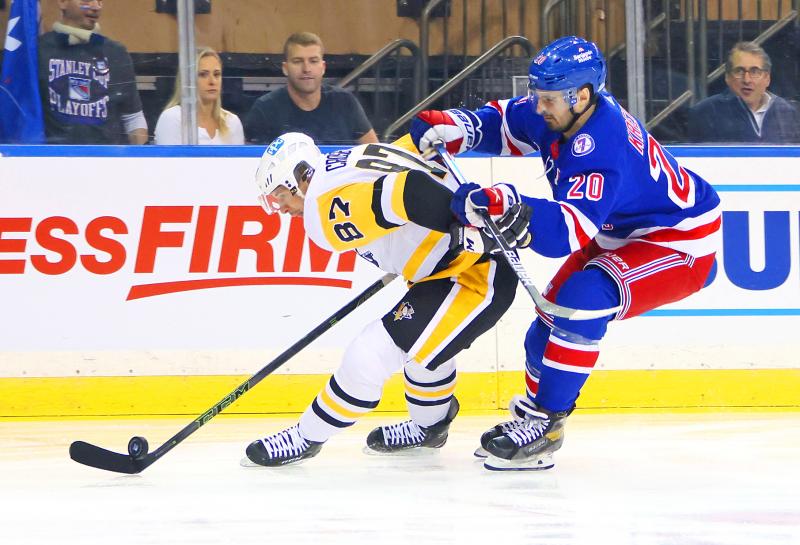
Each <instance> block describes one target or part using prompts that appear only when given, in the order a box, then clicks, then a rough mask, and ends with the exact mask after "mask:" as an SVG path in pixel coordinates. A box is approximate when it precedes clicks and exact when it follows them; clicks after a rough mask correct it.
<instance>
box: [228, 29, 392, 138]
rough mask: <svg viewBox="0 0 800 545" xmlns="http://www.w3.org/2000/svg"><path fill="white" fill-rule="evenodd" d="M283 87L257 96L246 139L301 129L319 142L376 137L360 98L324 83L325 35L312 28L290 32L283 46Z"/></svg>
mask: <svg viewBox="0 0 800 545" xmlns="http://www.w3.org/2000/svg"><path fill="white" fill-rule="evenodd" d="M283 54H284V57H285V59H286V60H284V62H283V74H284V75H285V76H286V78H287V85H286V87H282V88H280V89H277V90H275V91H272V92H270V93H267V94H266V95H264V96H262V97H260V98H259V99H258V100H256V102H255V104H253V107H252V108H251V109H250V111H249V112H248V114H247V117H245V121H244V129H245V134H246V135H247V140H248V142H251V143H254V144H268V143H270V142H272V141H273V140H274V139H275V138H277V137H278V136H279V135H281V134H283V133H286V132H302V133H305V134H307V135H308V136H310V137H311V138H313V139H314V141H315V142H317V143H318V144H351V145H352V144H356V143H358V144H366V143H368V142H377V141H378V137H377V136H376V135H375V131H374V130H373V129H372V125H371V124H370V122H369V120H368V119H367V115H366V114H365V113H364V109H363V108H362V107H361V104H359V103H358V100H357V99H356V97H354V96H353V95H352V93H350V92H349V91H347V90H346V89H342V88H339V87H332V86H330V85H326V84H323V83H322V76H323V75H324V74H325V60H324V59H323V54H324V50H323V45H322V40H320V38H319V36H317V35H316V34H312V33H311V32H299V33H296V34H292V35H291V36H289V38H288V39H287V40H286V43H285V44H284V46H283Z"/></svg>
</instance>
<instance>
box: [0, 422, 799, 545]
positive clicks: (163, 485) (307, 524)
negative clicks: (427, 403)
mask: <svg viewBox="0 0 800 545" xmlns="http://www.w3.org/2000/svg"><path fill="white" fill-rule="evenodd" d="M504 416H505V415H501V414H500V413H498V414H497V415H493V416H469V415H460V416H459V417H458V419H457V420H456V421H455V422H454V424H453V426H452V428H451V434H450V440H449V441H448V443H447V445H446V446H445V447H444V448H443V449H442V450H441V451H440V452H438V453H436V454H435V455H432V456H425V457H402V458H398V457H377V456H367V455H365V454H363V453H362V452H361V446H362V443H363V439H364V437H365V436H366V434H367V433H368V431H369V430H370V429H371V428H372V427H373V426H375V425H377V424H378V423H389V422H396V421H397V420H398V416H397V415H388V416H387V415H379V416H377V417H371V418H367V419H365V420H364V421H363V422H361V423H360V424H358V425H356V426H355V427H354V428H353V429H351V430H348V431H347V432H345V433H344V434H343V435H341V436H338V437H335V438H334V439H332V440H331V441H330V442H329V443H328V444H327V445H326V446H325V447H324V448H323V450H322V452H321V453H320V455H319V456H317V457H316V458H314V459H312V460H310V461H308V462H307V463H305V464H303V465H300V466H296V467H287V468H283V469H278V470H274V469H273V470H270V469H266V468H244V467H240V466H239V460H240V458H241V457H242V454H243V451H244V448H245V446H246V445H247V444H248V443H249V442H250V441H251V440H252V439H255V438H256V437H258V436H259V435H262V434H265V433H267V432H272V431H275V430H278V429H281V428H282V427H285V426H286V425H289V424H290V423H292V422H293V420H289V419H285V418H241V417H226V416H224V415H223V416H220V417H218V418H216V419H214V420H213V421H212V422H210V423H209V424H208V425H207V426H205V427H204V428H202V429H201V430H199V431H198V432H196V433H195V434H194V435H193V436H192V437H191V438H189V439H188V440H187V441H185V442H184V443H182V444H180V445H179V446H178V447H176V448H175V449H174V450H172V451H171V452H170V453H168V454H167V455H166V456H165V457H164V458H162V459H161V460H159V461H158V462H156V463H155V464H154V465H152V466H151V467H149V468H148V469H146V470H145V471H144V472H143V473H142V474H140V475H132V476H128V475H117V474H112V473H107V472H103V471H101V470H97V469H92V468H88V467H83V466H80V465H78V464H76V463H74V462H72V461H71V460H70V459H69V457H68V454H67V450H68V445H69V443H70V442H71V441H73V440H76V439H82V440H85V441H89V442H92V443H95V444H98V445H100V446H103V447H106V448H109V449H111V450H117V451H120V452H123V451H125V448H126V445H127V440H128V438H129V437H130V436H132V435H144V436H145V437H147V438H148V440H149V441H150V447H151V450H152V449H154V448H156V447H157V446H159V445H160V444H161V442H163V441H164V440H166V439H167V438H168V437H170V436H171V435H173V434H174V433H176V432H177V431H178V430H179V429H180V428H182V427H183V426H184V425H186V424H187V423H188V422H189V421H190V420H191V417H183V418H176V419H172V418H170V419H156V420H84V421H46V422H45V421H27V422H26V421H9V420H5V421H0V441H2V449H0V502H1V503H2V505H0V543H1V544H3V545H27V544H36V545H39V544H47V545H59V544H67V545H72V544H75V545H78V544H80V545H100V544H102V545H128V544H130V545H146V544H154V543H157V544H171V545H172V544H191V545H205V544H228V543H230V544H236V545H250V544H253V545H255V544H259V545H266V544H282V545H283V544H286V545H291V544H300V543H302V544H306V543H309V544H311V543H313V544H324V543H342V544H349V545H350V544H361V543H363V544H395V543H397V544H400V543H403V544H411V545H427V544H431V545H442V544H450V543H452V544H459V545H461V544H472V543H476V544H492V545H494V544H498V545H506V544H513V545H517V544H526V545H528V544H530V545H605V544H608V545H612V544H613V545H634V544H635V545H798V544H800V412H794V413H769V412H762V413H692V414H586V413H580V412H578V413H576V414H574V415H573V416H572V417H571V418H570V421H569V423H568V425H567V429H566V431H567V435H566V441H565V444H564V447H563V448H562V450H561V451H559V452H558V453H557V458H556V467H555V468H554V469H553V470H550V471H545V472H527V473H519V472H509V473H495V472H489V471H486V470H484V469H483V468H482V466H481V464H480V462H478V461H476V460H475V459H473V458H472V450H473V449H474V447H475V446H476V444H477V438H478V436H479V435H480V433H481V432H482V431H483V430H484V429H485V428H487V427H489V426H490V425H492V424H494V423H495V422H496V421H498V420H499V419H500V418H503V417H504Z"/></svg>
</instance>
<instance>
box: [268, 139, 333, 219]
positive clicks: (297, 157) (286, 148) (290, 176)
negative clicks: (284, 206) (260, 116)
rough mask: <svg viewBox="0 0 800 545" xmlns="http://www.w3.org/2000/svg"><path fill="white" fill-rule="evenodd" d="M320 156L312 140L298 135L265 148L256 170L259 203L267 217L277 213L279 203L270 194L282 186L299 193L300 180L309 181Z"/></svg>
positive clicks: (320, 153) (274, 141)
mask: <svg viewBox="0 0 800 545" xmlns="http://www.w3.org/2000/svg"><path fill="white" fill-rule="evenodd" d="M320 155H322V152H320V151H319V148H318V147H317V145H316V144H315V143H314V140H312V139H311V137H309V136H307V135H305V134H303V133H300V132H287V133H286V134H282V135H280V136H279V137H278V138H276V139H275V140H273V141H272V143H270V145H269V146H267V149H266V151H264V154H263V155H262V156H261V163H260V164H259V165H258V170H257V171H256V183H257V184H258V189H259V191H260V193H261V194H260V195H259V196H258V201H259V203H261V206H262V207H263V208H264V210H266V212H267V214H274V213H276V212H278V211H279V210H280V203H279V202H278V200H277V199H276V198H275V197H274V196H273V195H272V192H273V191H275V189H277V188H278V187H285V188H286V189H288V190H289V191H291V193H292V195H295V194H297V193H298V192H300V195H302V194H303V193H302V192H301V191H300V186H299V183H300V181H305V182H308V181H310V180H311V177H312V176H313V175H314V166H313V165H314V163H315V162H316V160H317V158H318V157H319V156H320Z"/></svg>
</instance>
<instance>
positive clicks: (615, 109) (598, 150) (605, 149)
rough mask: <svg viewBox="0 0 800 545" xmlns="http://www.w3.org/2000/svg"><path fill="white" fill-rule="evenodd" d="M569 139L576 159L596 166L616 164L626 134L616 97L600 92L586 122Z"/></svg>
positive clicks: (570, 148)
mask: <svg viewBox="0 0 800 545" xmlns="http://www.w3.org/2000/svg"><path fill="white" fill-rule="evenodd" d="M632 119H634V118H632ZM568 142H569V153H570V154H571V155H572V158H573V159H574V160H575V161H577V162H579V163H586V164H592V165H595V166H596V167H601V166H610V165H614V164H617V163H618V162H619V157H620V154H621V153H622V151H623V150H624V149H625V147H626V146H627V145H628V138H627V128H626V124H625V118H624V116H623V114H622V111H621V109H620V107H619V105H618V104H617V103H616V101H614V100H613V99H612V100H610V101H609V100H607V99H606V98H604V97H602V96H601V98H600V100H599V101H598V104H597V109H596V110H595V112H594V113H593V114H592V117H591V118H590V120H589V122H587V123H586V124H585V125H584V126H583V127H581V128H580V129H579V130H578V131H577V132H576V133H575V135H574V136H573V137H572V138H570V139H569V141H568Z"/></svg>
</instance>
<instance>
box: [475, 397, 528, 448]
mask: <svg viewBox="0 0 800 545" xmlns="http://www.w3.org/2000/svg"><path fill="white" fill-rule="evenodd" d="M508 410H509V412H510V413H511V416H512V417H513V420H510V421H508V422H501V423H499V424H497V425H496V426H494V427H493V428H491V429H490V430H488V431H486V432H484V433H483V435H481V446H479V447H478V448H477V449H476V450H475V452H474V453H473V454H474V455H475V457H477V458H488V456H489V453H488V452H487V450H486V445H488V444H489V442H490V441H491V440H492V439H495V438H496V437H500V436H501V435H504V434H506V433H509V432H511V431H513V430H515V429H517V428H518V427H520V426H521V425H522V423H523V422H524V421H525V415H526V414H527V412H526V411H527V410H535V406H534V404H533V402H532V401H531V400H530V399H528V398H527V397H526V396H522V395H516V396H514V397H513V398H511V402H510V403H509V404H508Z"/></svg>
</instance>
